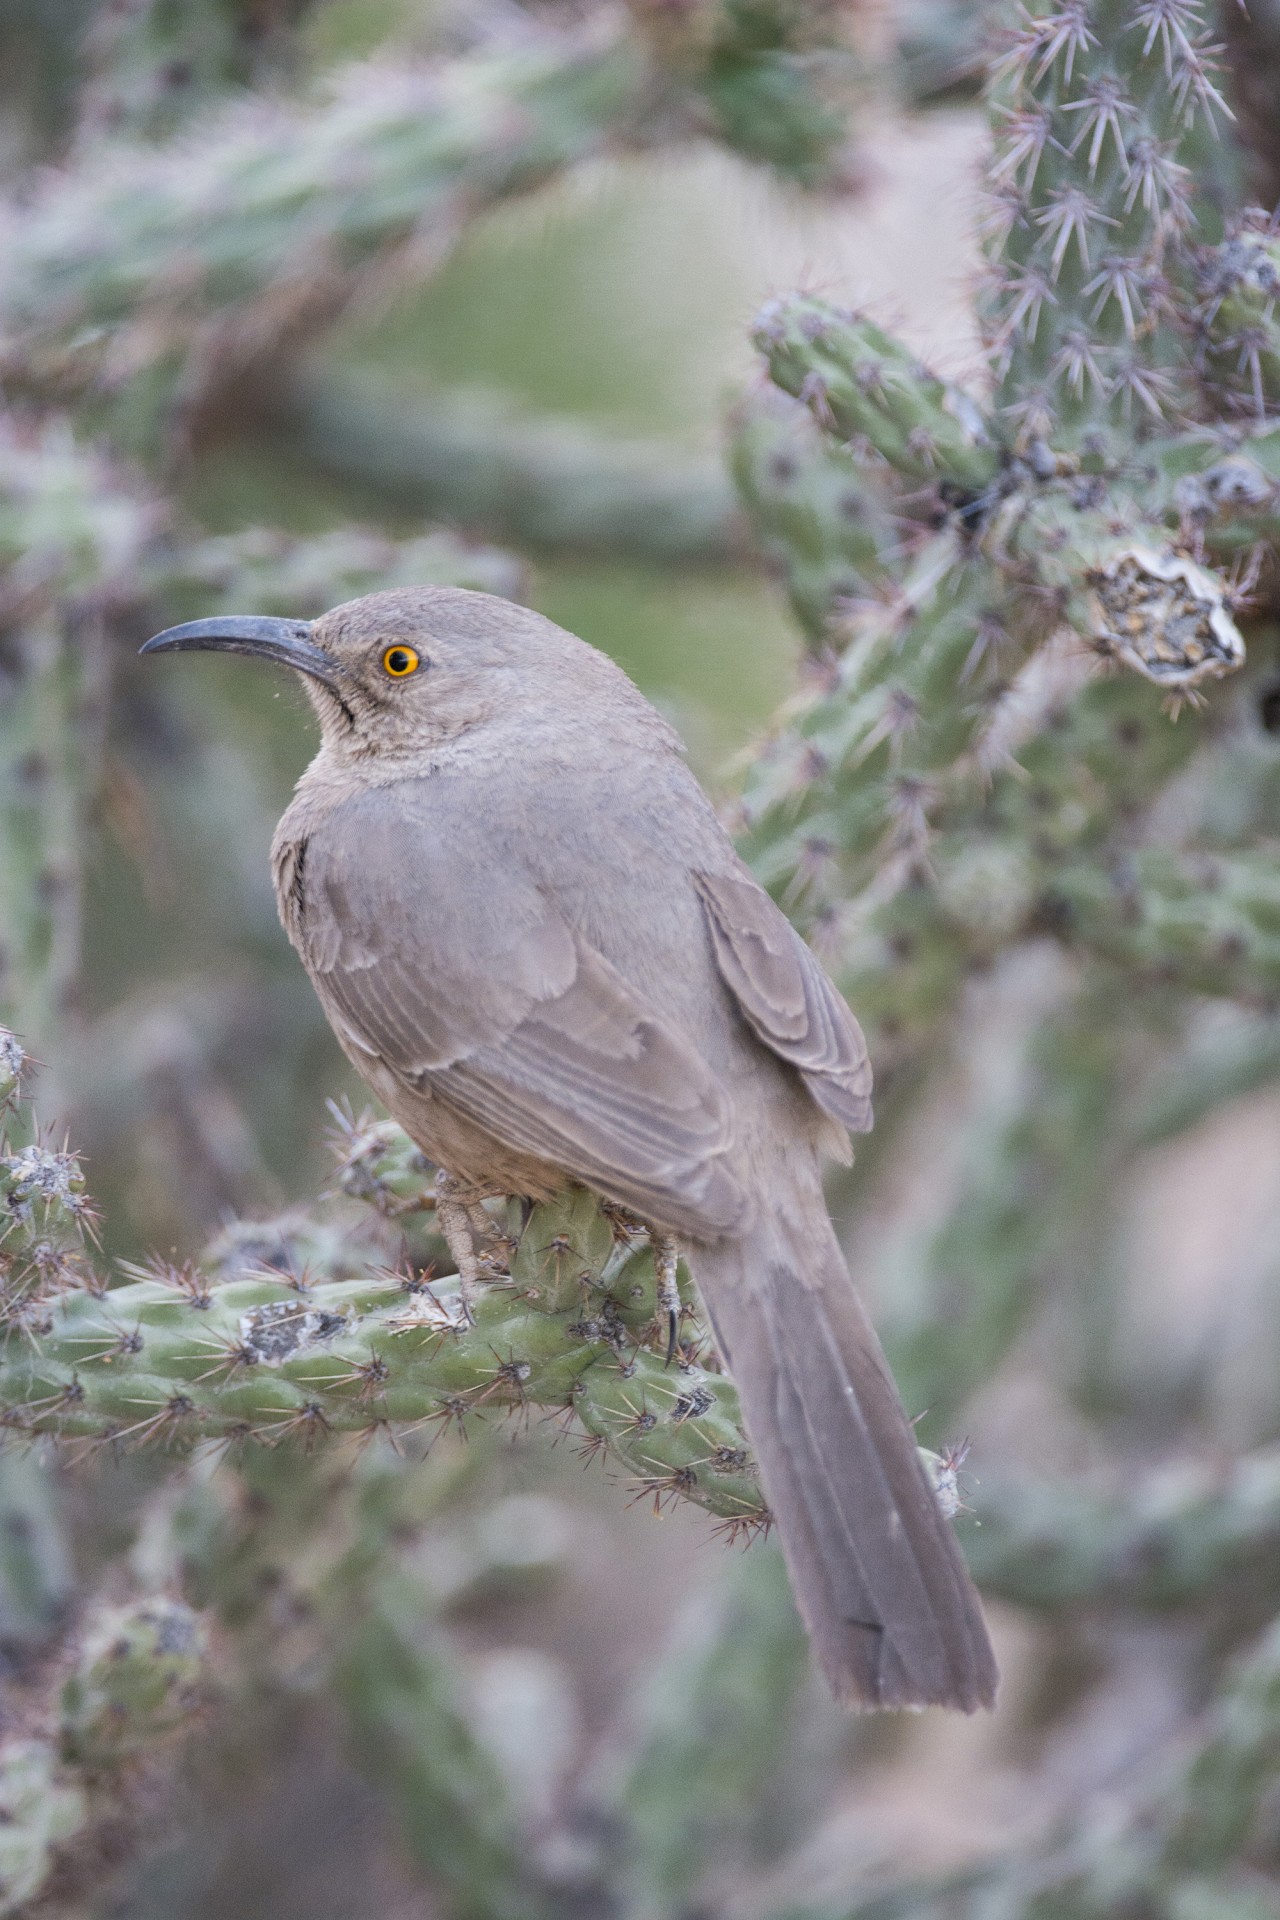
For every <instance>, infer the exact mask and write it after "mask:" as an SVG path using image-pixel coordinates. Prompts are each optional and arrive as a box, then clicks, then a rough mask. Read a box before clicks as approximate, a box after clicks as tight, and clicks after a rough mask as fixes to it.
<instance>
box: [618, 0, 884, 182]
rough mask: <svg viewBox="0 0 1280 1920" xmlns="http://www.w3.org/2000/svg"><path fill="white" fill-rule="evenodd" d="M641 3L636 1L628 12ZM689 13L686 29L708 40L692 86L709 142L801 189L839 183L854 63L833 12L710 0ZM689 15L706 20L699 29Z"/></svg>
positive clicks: (772, 1)
mask: <svg viewBox="0 0 1280 1920" xmlns="http://www.w3.org/2000/svg"><path fill="white" fill-rule="evenodd" d="M633 4H636V0H633ZM651 4H652V0H640V4H638V5H637V7H636V10H637V12H641V11H644V10H647V6H649V5H651ZM654 10H655V11H658V9H654ZM671 11H672V10H671V9H667V12H668V13H670V12H671ZM690 11H691V13H692V15H693V26H694V31H695V33H696V32H698V31H699V29H700V28H701V30H702V32H703V33H704V34H705V36H706V37H707V39H708V40H709V42H710V44H709V46H708V48H707V52H706V54H705V56H704V59H703V61H702V62H701V72H700V73H699V75H698V77H697V80H696V83H695V84H696V85H697V88H698V91H699V92H700V93H701V94H702V96H703V98H704V99H705V100H706V102H707V104H708V106H709V107H710V109H711V116H712V121H713V125H714V128H715V131H716V134H717V136H718V137H719V138H720V139H721V140H723V141H724V143H725V145H726V146H729V147H734V148H736V149H737V150H738V152H739V153H742V154H745V155H746V157H747V158H748V159H750V160H757V161H761V162H763V163H764V164H765V165H767V166H770V167H772V168H774V170H775V171H776V172H778V173H780V174H783V175H784V176H789V177H790V178H792V179H794V180H796V181H798V182H799V183H800V185H801V186H805V187H823V186H831V185H836V186H838V185H840V184H842V172H843V163H844V161H845V159H846V156H847V151H848V144H849V111H848V109H849V104H850V94H851V90H852V83H853V79H854V61H853V56H852V54H851V52H850V50H849V48H848V47H847V46H846V45H845V44H844V43H843V40H842V29H843V24H844V23H843V21H842V19H841V10H840V9H839V8H835V7H830V6H826V5H823V4H821V3H819V4H817V5H813V4H806V5H800V6H797V5H796V4H795V0H713V5H712V6H711V7H705V6H704V7H699V6H697V5H695V7H694V8H692V9H691V10H690ZM699 13H703V14H704V15H707V14H709V15H710V18H708V19H707V20H706V22H705V25H703V23H702V22H700V21H699V18H698V16H699Z"/></svg>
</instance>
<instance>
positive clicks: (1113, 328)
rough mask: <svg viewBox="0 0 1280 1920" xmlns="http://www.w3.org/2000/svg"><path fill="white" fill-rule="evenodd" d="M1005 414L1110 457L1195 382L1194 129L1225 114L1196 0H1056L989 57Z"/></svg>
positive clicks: (1059, 441) (993, 233) (994, 349)
mask: <svg viewBox="0 0 1280 1920" xmlns="http://www.w3.org/2000/svg"><path fill="white" fill-rule="evenodd" d="M991 104H992V109H993V123H994V130H995V131H994V138H995V152H994V156H993V160H992V164H991V168H990V171H989V176H988V180H989V188H990V200H989V208H988V213H989V228H990V231H989V235H988V248H989V259H990V262H991V271H990V275H989V280H988V286H987V292H986V298H985V300H984V303H983V319H984V322H985V326H986V331H987V337H988V342H989V346H990V349H991V353H992V357H993V362H994V366H995V370H996V374H997V379H998V392H997V414H998V417H999V418H1000V420H1001V421H1002V423H1005V431H1006V432H1007V433H1008V434H1009V435H1010V436H1011V437H1012V438H1013V439H1014V440H1015V441H1016V443H1017V444H1018V445H1020V446H1024V447H1025V446H1030V445H1034V444H1036V443H1040V442H1044V443H1049V444H1052V445H1053V446H1054V447H1055V448H1060V449H1061V448H1066V447H1074V448H1079V449H1080V450H1081V451H1082V452H1083V453H1084V454H1085V455H1086V457H1093V458H1095V459H1101V460H1106V459H1108V458H1113V457H1114V456H1115V454H1116V453H1117V451H1118V450H1119V449H1120V447H1121V445H1122V444H1124V445H1131V444H1132V443H1133V441H1134V440H1135V439H1141V438H1142V437H1143V436H1144V434H1145V433H1148V432H1149V431H1151V429H1152V428H1153V426H1156V425H1158V424H1160V423H1162V422H1163V421H1164V420H1166V419H1167V418H1169V417H1170V416H1171V415H1174V416H1176V414H1177V412H1178V410H1179V408H1180V406H1181V407H1185V406H1186V404H1187V403H1188V401H1189V398H1190V387H1189V371H1190V368H1189V359H1188V353H1187V341H1186V339H1185V338H1184V337H1183V335H1182V330H1181V328H1180V327H1179V325H1178V315H1177V301H1178V295H1179V292H1180V288H1179V281H1180V279H1181V278H1182V277H1183V275H1184V273H1185V262H1184V260H1183V258H1182V255H1183V252H1184V249H1185V246H1186V242H1187V240H1188V237H1189V234H1190V232H1191V230H1192V228H1193V226H1194V223H1195V207H1194V204H1193V194H1192V187H1193V172H1192V166H1191V164H1190V163H1191V161H1192V160H1193V158H1194V157H1195V154H1194V144H1193V143H1194V142H1195V140H1196V137H1197V134H1198V133H1199V131H1200V128H1201V126H1202V124H1203V123H1205V122H1207V123H1208V125H1209V127H1210V128H1212V127H1213V126H1214V124H1215V123H1216V124H1219V125H1220V124H1222V123H1223V122H1225V119H1226V117H1227V108H1226V104H1225V101H1224V100H1223V98H1222V95H1221V93H1220V91H1219V89H1218V86H1217V83H1216V49H1215V48H1214V47H1213V46H1212V44H1211V42H1210V36H1209V33H1208V23H1207V17H1206V10H1205V8H1204V7H1203V6H1202V5H1201V3H1200V0H1105V4H1104V3H1103V0H1099V4H1096V5H1090V4H1089V3H1088V0H1051V3H1050V4H1048V5H1045V6H1042V7H1041V6H1033V7H1031V8H1024V9H1022V10H1021V11H1020V13H1019V15H1018V17H1017V19H1016V21H1015V23H1014V24H1013V25H1012V26H1011V27H1010V28H1009V30H1008V32H1007V35H1006V38H1005V41H1004V45H1003V47H1002V49H1001V50H1000V52H999V54H998V57H997V59H996V60H995V62H994V65H993V70H992V88H991Z"/></svg>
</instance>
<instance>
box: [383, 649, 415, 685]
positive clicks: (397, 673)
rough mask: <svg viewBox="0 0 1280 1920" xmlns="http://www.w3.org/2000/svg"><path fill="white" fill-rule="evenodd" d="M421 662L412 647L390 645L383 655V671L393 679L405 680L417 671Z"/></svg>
mask: <svg viewBox="0 0 1280 1920" xmlns="http://www.w3.org/2000/svg"><path fill="white" fill-rule="evenodd" d="M420 664H421V662H420V661H419V659H418V656H417V654H416V653H415V652H414V650H413V648H412V647H388V648H387V650H386V652H385V653H384V654H383V656H382V671H383V672H384V673H389V674H390V675H391V678H392V679H393V680H405V679H407V678H408V676H409V675H410V674H411V673H416V672H417V671H418V667H419V666H420Z"/></svg>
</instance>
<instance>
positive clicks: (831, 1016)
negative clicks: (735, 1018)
mask: <svg viewBox="0 0 1280 1920" xmlns="http://www.w3.org/2000/svg"><path fill="white" fill-rule="evenodd" d="M694 878H695V881H696V883H697V887H698V891H699V893H700V894H701V895H702V904H703V907H704V909H705V911H706V916H707V925H708V927H709V928H710V931H711V943H712V945H713V947H714V948H715V955H716V963H717V965H718V966H719V968H720V973H721V977H722V978H723V980H724V983H725V985H726V986H727V987H728V989H729V991H730V993H732V995H733V997H734V999H735V1000H736V1001H737V1003H738V1005H739V1007H740V1008H741V1010H742V1014H743V1018H744V1019H745V1020H746V1022H747V1024H748V1026H749V1027H750V1028H751V1030H752V1031H753V1033H755V1035H756V1037H757V1038H758V1039H760V1040H762V1041H763V1042H764V1044H765V1046H766V1047H769V1048H770V1049H771V1050H772V1051H773V1052H774V1053H776V1054H777V1055H778V1057H779V1059H782V1060H786V1061H787V1062H789V1064H790V1065H791V1066H793V1067H795V1068H796V1069H797V1070H798V1072H799V1073H800V1076H801V1078H802V1079H803V1081H804V1083H805V1085H806V1087H807V1088H808V1089H809V1092H810V1093H811V1094H812V1095H813V1098H814V1099H815V1100H816V1101H817V1103H818V1105H819V1106H820V1107H821V1108H822V1110H823V1112H824V1113H829V1114H830V1115H831V1116H832V1118H833V1119H835V1120H839V1121H840V1122H841V1123H842V1125H844V1126H846V1127H848V1129H849V1131H850V1132H851V1133H866V1132H867V1131H868V1130H869V1128H870V1126H871V1062H870V1060H869V1059H868V1057H867V1043H866V1041H865V1040H864V1038H863V1036H862V1028H861V1027H860V1026H859V1025H858V1023H857V1021H856V1020H855V1019H854V1017H853V1015H852V1013H850V1011H849V1008H848V1007H847V1006H846V1004H845V1002H844V1000H843V998H842V997H841V995H840V994H839V993H838V992H837V990H836V988H835V987H834V986H833V985H832V983H831V981H830V980H828V978H827V976H826V974H825V973H824V972H823V970H822V967H821V966H820V965H819V963H818V961H817V959H816V958H815V957H814V955H813V954H812V953H811V952H810V950H809V948H808V947H807V946H806V945H805V943H804V941H803V940H802V939H801V938H800V936H799V934H798V933H797V932H796V930H795V928H794V927H793V926H792V925H791V922H790V921H789V920H788V919H787V917H786V915H785V914H784V913H783V912H782V911H781V910H780V909H779V908H778V907H777V906H775V905H774V903H773V901H772V900H771V899H770V898H769V896H768V894H767V893H766V892H765V890H764V888H763V887H761V886H758V885H757V884H756V882H755V881H754V880H753V879H752V878H751V877H750V875H749V874H747V873H746V872H745V871H744V872H743V873H742V874H741V875H740V876H739V875H734V874H723V873H716V874H712V873H699V874H695V876H694Z"/></svg>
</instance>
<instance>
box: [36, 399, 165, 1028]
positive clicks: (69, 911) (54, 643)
mask: <svg viewBox="0 0 1280 1920" xmlns="http://www.w3.org/2000/svg"><path fill="white" fill-rule="evenodd" d="M119 483H120V473H119V470H118V468H117V467H116V466H115V464H114V463H113V462H111V461H109V460H107V459H105V458H102V457H101V456H96V455H92V454H86V453H85V452H84V451H83V450H82V449H80V448H78V447H77V446H76V444H75V442H74V440H73V439H72V438H71V436H70V434H69V433H68V432H67V431H66V429H65V428H64V427H62V426H61V425H59V424H58V423H56V422H51V423H46V424H45V425H43V426H42V427H40V428H39V429H36V430H32V431H28V432H21V431H19V430H17V429H16V428H14V427H13V426H12V425H10V424H8V423H6V422H4V421H3V420H0V616H2V617H3V623H4V627H5V643H4V651H5V670H4V675H3V683H2V684H0V822H2V823H3V831H0V927H3V929H4V940H3V952H2V954H0V1011H4V1012H7V1014H8V1017H9V1018H10V1019H20V1020H21V1022H22V1024H23V1026H24V1028H25V1030H26V1031H27V1032H28V1033H30V1034H31V1035H32V1036H33V1038H35V1039H36V1040H38V1041H42V1040H46V1039H48V1038H49V1037H50V1036H51V1035H52V1034H53V1032H54V1031H55V1027H56V1023H57V1022H58V1021H59V1020H60V1019H61V1018H62V1017H63V1016H64V1014H65V1011H66V1000H67V996H68V994H69V991H70V988H71V985H72V982H73V979H74V975H75V971H76V967H77V963H78V960H79V937H80V914H79V879H80V866H81V860H82V858H83V847H84V841H85V838H86V833H87V818H86V816H87V807H88V802H89V799H90V796H91V794H92V790H93V785H94V769H95V767H96V764H97V758H98V745H99V737H100V733H101V729H102V725H103V722H104V719H105V713H104V705H105V697H106V672H107V666H106V656H105V647H104V637H103V631H102V611H101V610H102V607H103V604H104V602H106V601H107V600H109V598H110V596H111V595H112V593H113V592H114V591H116V590H118V589H119V587H120V586H121V585H122V583H124V582H125V581H126V580H129V579H130V578H131V576H132V574H133V571H134V569H135V567H136V566H137V565H138V563H139V561H140V559H141V557H142V554H143V552H144V551H145V547H146V543H147V540H148V537H149V534H150V530H151V519H150V516H149V515H148V513H147V511H146V510H145V509H143V508H140V507H139V505H138V503H137V502H136V501H135V499H134V498H133V497H132V496H131V494H130V493H129V491H128V490H127V489H121V487H120V484H119Z"/></svg>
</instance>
